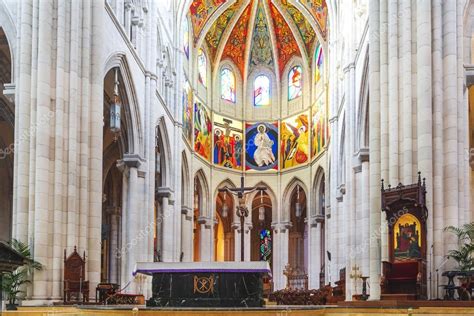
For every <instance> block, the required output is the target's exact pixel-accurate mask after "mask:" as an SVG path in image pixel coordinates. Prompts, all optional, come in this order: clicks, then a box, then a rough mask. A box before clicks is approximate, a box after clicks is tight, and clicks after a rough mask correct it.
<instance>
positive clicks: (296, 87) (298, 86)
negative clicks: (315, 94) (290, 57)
mask: <svg viewBox="0 0 474 316" xmlns="http://www.w3.org/2000/svg"><path fill="white" fill-rule="evenodd" d="M302 76H303V69H301V66H295V67H293V68H291V70H290V72H289V73H288V101H291V100H294V99H296V98H298V97H300V96H301V94H302V88H303V86H302V81H301V77H302Z"/></svg>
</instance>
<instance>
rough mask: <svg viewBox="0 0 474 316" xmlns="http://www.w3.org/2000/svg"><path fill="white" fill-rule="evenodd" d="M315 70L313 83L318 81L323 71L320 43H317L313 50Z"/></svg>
mask: <svg viewBox="0 0 474 316" xmlns="http://www.w3.org/2000/svg"><path fill="white" fill-rule="evenodd" d="M314 58H315V62H316V71H315V74H314V83H318V82H319V80H321V78H322V77H323V72H324V54H323V49H322V46H321V44H318V46H317V47H316V52H315V56H314Z"/></svg>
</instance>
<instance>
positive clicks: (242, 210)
mask: <svg viewBox="0 0 474 316" xmlns="http://www.w3.org/2000/svg"><path fill="white" fill-rule="evenodd" d="M266 190H267V188H266V187H245V184H244V177H243V176H241V177H240V188H228V187H225V188H221V189H219V192H224V194H226V193H230V194H232V195H234V196H236V197H237V199H238V203H239V204H238V206H237V207H236V210H235V211H236V214H237V216H238V217H239V218H240V261H244V224H245V218H246V217H247V216H249V210H248V207H247V205H246V199H245V196H246V195H247V194H250V193H252V192H255V191H266Z"/></svg>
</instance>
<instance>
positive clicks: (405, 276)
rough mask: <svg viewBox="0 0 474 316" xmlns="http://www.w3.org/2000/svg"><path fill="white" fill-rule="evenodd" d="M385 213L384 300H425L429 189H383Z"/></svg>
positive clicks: (420, 185) (419, 185) (417, 185)
mask: <svg viewBox="0 0 474 316" xmlns="http://www.w3.org/2000/svg"><path fill="white" fill-rule="evenodd" d="M382 211H383V212H385V214H386V218H387V222H388V247H389V261H383V262H382V278H381V284H380V285H381V290H382V299H383V298H384V296H385V297H387V296H390V295H397V296H398V297H399V298H400V299H402V298H403V297H404V298H405V299H415V298H416V299H426V289H427V287H426V286H427V280H426V219H427V217H428V210H427V208H426V185H425V179H423V182H422V180H421V175H420V173H419V172H418V182H417V183H415V184H411V185H403V184H401V183H400V184H398V186H397V187H395V188H391V187H390V186H389V187H388V189H385V188H384V183H383V180H382Z"/></svg>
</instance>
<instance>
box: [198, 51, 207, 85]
mask: <svg viewBox="0 0 474 316" xmlns="http://www.w3.org/2000/svg"><path fill="white" fill-rule="evenodd" d="M198 72H199V82H200V83H202V84H203V85H204V86H205V87H206V86H207V80H206V79H207V58H206V55H205V54H204V52H203V51H202V49H201V48H200V49H199V51H198Z"/></svg>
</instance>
